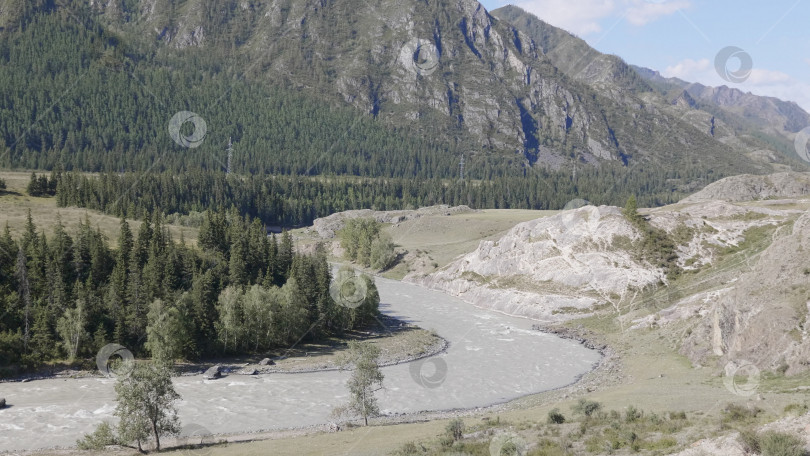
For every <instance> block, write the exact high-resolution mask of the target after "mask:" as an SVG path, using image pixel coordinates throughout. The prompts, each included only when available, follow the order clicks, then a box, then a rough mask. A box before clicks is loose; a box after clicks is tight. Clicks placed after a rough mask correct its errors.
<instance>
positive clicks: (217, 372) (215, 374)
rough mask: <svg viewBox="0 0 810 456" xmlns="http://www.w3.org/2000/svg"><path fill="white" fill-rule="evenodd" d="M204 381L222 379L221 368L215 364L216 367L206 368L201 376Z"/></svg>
mask: <svg viewBox="0 0 810 456" xmlns="http://www.w3.org/2000/svg"><path fill="white" fill-rule="evenodd" d="M203 376H204V377H205V379H206V380H214V379H216V378H221V377H222V367H221V366H220V365H219V364H217V365H216V366H211V367H209V368H208V370H207V371H205V373H204V374H203Z"/></svg>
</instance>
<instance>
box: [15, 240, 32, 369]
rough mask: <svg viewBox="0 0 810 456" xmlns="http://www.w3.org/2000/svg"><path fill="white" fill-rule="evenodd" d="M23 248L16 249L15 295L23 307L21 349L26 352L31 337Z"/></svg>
mask: <svg viewBox="0 0 810 456" xmlns="http://www.w3.org/2000/svg"><path fill="white" fill-rule="evenodd" d="M25 262H26V261H25V253H24V252H23V248H22V247H20V249H19V250H18V251H17V295H18V296H19V297H20V307H22V309H23V328H24V329H23V349H24V350H25V352H26V353H28V342H29V340H30V337H31V328H30V324H31V284H30V283H29V281H28V267H27V266H26V264H25Z"/></svg>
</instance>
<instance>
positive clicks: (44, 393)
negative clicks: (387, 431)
mask: <svg viewBox="0 0 810 456" xmlns="http://www.w3.org/2000/svg"><path fill="white" fill-rule="evenodd" d="M376 280H377V286H378V288H379V290H380V296H381V300H382V303H381V304H380V307H381V310H382V311H383V312H384V313H386V314H388V315H391V316H393V317H397V318H400V319H403V320H406V321H409V322H411V323H414V324H417V325H419V326H421V327H424V328H428V329H435V330H436V331H437V332H438V333H439V335H441V336H442V337H444V338H445V339H447V340H448V341H449V342H450V346H449V348H448V349H447V351H446V352H445V353H442V354H440V355H437V356H434V357H431V358H427V359H425V360H421V361H416V362H413V363H406V364H400V365H396V366H389V367H385V368H383V373H384V374H385V381H384V385H385V390H383V391H381V392H379V393H378V398H379V404H380V409H381V411H382V412H383V413H386V414H388V413H401V412H418V411H425V410H446V409H462V408H472V407H481V406H487V405H492V404H496V403H500V402H505V401H508V400H510V399H514V398H517V397H520V396H524V395H527V394H531V393H537V392H541V391H546V390H550V389H554V388H559V387H562V386H564V385H567V384H570V383H571V382H573V381H575V380H576V379H577V378H578V377H579V376H580V375H582V374H584V373H586V372H587V371H589V370H590V369H591V368H592V367H593V366H594V365H595V363H597V362H598V361H599V354H598V353H597V352H595V351H593V350H589V349H586V348H584V347H583V346H582V345H580V344H578V343H576V342H574V341H570V340H564V339H560V338H558V337H556V336H552V335H549V334H544V333H540V332H537V331H532V330H531V329H530V328H531V325H532V321H531V320H527V319H522V318H515V317H510V316H507V315H503V314H499V313H495V312H491V311H487V310H483V309H479V308H476V307H473V306H471V305H470V304H467V303H465V302H463V301H461V300H458V299H455V298H453V297H450V296H448V295H446V294H444V293H440V292H436V291H432V290H427V289H424V288H422V287H419V286H416V285H411V284H407V283H402V282H397V281H392V280H385V279H380V278H378V279H376ZM347 378H348V374H347V373H345V372H334V371H333V372H314V373H304V374H267V375H262V376H252V377H249V376H238V375H230V376H228V377H225V378H222V379H219V380H210V381H209V380H203V378H202V376H199V375H198V376H189V377H181V378H176V379H175V386H176V389H177V391H178V392H179V393H180V394H181V395H182V397H183V400H182V401H181V402H179V403H178V410H179V413H180V419H181V421H182V422H183V424H184V425H188V424H192V423H193V424H196V425H198V426H202V427H203V428H205V429H208V430H210V431H212V432H214V433H237V432H250V431H258V430H268V429H283V428H291V427H299V426H307V425H313V424H322V423H327V422H329V421H330V417H329V415H330V412H331V410H332V409H333V408H334V407H335V406H337V405H339V404H341V403H343V402H345V401H346V400H347V390H346V388H345V383H346V379H347ZM114 382H115V380H114V379H107V378H88V379H50V380H36V381H32V382H27V383H2V384H0V397H5V398H6V399H7V400H8V403H9V405H10V407H9V408H6V409H4V410H0V451H3V450H23V449H36V448H46V447H55V446H71V445H74V444H75V442H76V439H77V438H78V437H80V436H81V435H82V434H84V433H86V432H90V431H91V430H92V429H93V428H94V427H95V425H96V424H97V423H99V422H100V421H102V420H105V419H107V420H112V418H113V415H112V412H113V410H114V407H115V401H114V391H113V385H114Z"/></svg>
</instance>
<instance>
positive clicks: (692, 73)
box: [661, 59, 712, 81]
mask: <svg viewBox="0 0 810 456" xmlns="http://www.w3.org/2000/svg"><path fill="white" fill-rule="evenodd" d="M710 69H712V63H711V62H710V61H709V59H700V60H692V59H685V60H681V61H680V62H678V63H677V64H675V65H673V66H670V67H667V68H666V69H665V70H664V71H662V72H661V74H663V75H664V76H666V77H668V78H680V79H683V80H684V81H694V78H695V77H697V75H704V73H706V72H707V71H708V70H710ZM690 78H692V79H690Z"/></svg>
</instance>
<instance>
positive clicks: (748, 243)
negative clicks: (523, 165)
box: [405, 174, 810, 374]
mask: <svg viewBox="0 0 810 456" xmlns="http://www.w3.org/2000/svg"><path fill="white" fill-rule="evenodd" d="M746 179H749V177H747V176H745V177H739V179H738V178H731V179H729V180H727V181H724V182H720V183H718V184H716V185H717V187H718V188H720V187H723V186H729V187H730V188H735V187H734V185H736V184H734V185H732V184H733V183H736V182H739V181H742V182H747V181H746ZM806 179H807V176H806V175H803V174H780V175H774V176H769V177H765V178H763V182H768V183H769V184H768V185H764V184H763V185H760V186H758V187H756V188H755V189H754V190H751V191H750V192H748V193H745V195H748V198H749V199H761V198H763V197H770V198H771V199H769V200H767V201H760V202H758V203H749V202H746V203H734V202H728V201H720V200H708V199H707V198H704V197H699V198H698V197H692V198H690V199H689V200H688V201H687V200H685V201H683V202H682V203H680V204H678V205H675V206H671V207H664V208H658V209H653V210H649V211H647V212H646V215H645V216H646V218H647V219H648V220H649V223H650V224H651V225H652V226H655V227H657V228H660V229H662V230H664V231H666V232H667V233H668V234H669V237H670V238H671V239H673V241H674V242H675V244H676V245H677V248H676V253H677V256H678V258H677V264H678V265H679V266H680V268H681V270H682V273H681V274H680V276H679V277H678V278H676V279H675V280H673V281H668V280H667V278H666V276H665V274H664V271H663V269H661V268H659V267H654V266H653V265H651V264H650V263H649V262H648V261H647V260H646V259H645V258H643V257H641V256H639V253H638V249H637V246H638V242H639V240H640V238H641V236H642V234H641V233H640V232H639V231H638V230H637V229H636V228H635V227H634V226H633V225H632V224H631V223H629V222H628V221H627V220H626V219H625V217H624V216H623V214H622V211H621V209H619V208H616V207H610V206H600V207H594V206H585V207H582V208H579V209H574V210H570V211H563V212H560V213H558V214H557V215H553V216H550V217H545V218H539V219H536V220H532V221H529V222H524V223H521V224H518V225H516V226H515V227H514V228H512V229H511V230H510V231H509V232H508V233H506V234H505V235H504V236H503V237H501V238H500V239H498V240H495V241H482V242H481V243H480V244H479V246H478V248H477V249H475V250H474V251H472V252H469V253H467V254H465V255H462V256H461V257H460V258H458V259H456V260H455V261H453V262H451V263H450V264H448V265H447V266H445V267H443V268H440V269H439V270H437V271H436V272H433V273H430V274H419V273H412V274H410V275H409V276H407V277H406V278H405V280H406V281H410V282H414V283H418V284H421V285H424V286H427V287H430V288H434V289H438V290H442V291H444V292H447V293H449V294H452V295H454V296H458V297H460V298H462V299H464V300H466V301H468V302H471V303H473V304H475V305H478V306H481V307H486V308H491V309H495V310H499V311H503V312H506V313H510V314H515V315H522V316H527V317H531V318H536V319H540V320H543V321H546V322H553V321H563V320H568V319H572V318H578V317H581V316H585V315H592V314H594V313H610V312H615V315H617V316H618V317H619V319H620V320H621V321H622V323H626V324H627V325H628V326H630V327H632V328H633V329H641V328H650V327H653V328H663V327H672V328H678V330H679V331H680V333H681V334H682V336H681V337H680V339H681V348H680V351H681V353H683V354H684V355H686V356H687V357H688V358H689V359H690V360H692V362H693V363H695V364H697V365H706V366H709V367H712V368H722V367H723V366H726V367H728V366H731V367H732V368H733V367H734V366H737V365H741V364H745V363H752V364H754V365H756V366H757V367H758V368H760V369H762V370H770V371H777V370H778V371H783V372H787V373H788V374H793V373H798V372H802V371H804V370H806V369H808V367H810V362H808V360H810V337H808V330H807V326H808V323H807V321H806V318H807V314H808V311H810V279H808V277H810V254H808V251H810V214H808V213H805V210H806V209H807V205H808V200H806V199H798V198H794V199H781V200H780V199H773V197H775V196H778V195H782V194H787V195H791V196H794V197H799V196H802V195H807V194H808V193H810V192H809V191H808V190H807V186H806ZM774 189H778V191H777V192H776V193H774ZM707 190H708V191H714V190H712V189H711V188H710V189H707ZM718 192H719V193H718V194H726V195H727V196H728V195H730V193H723V192H720V191H719V190H718ZM728 192H731V190H728ZM727 199H732V200H735V201H736V200H739V199H741V198H731V197H727Z"/></svg>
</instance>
